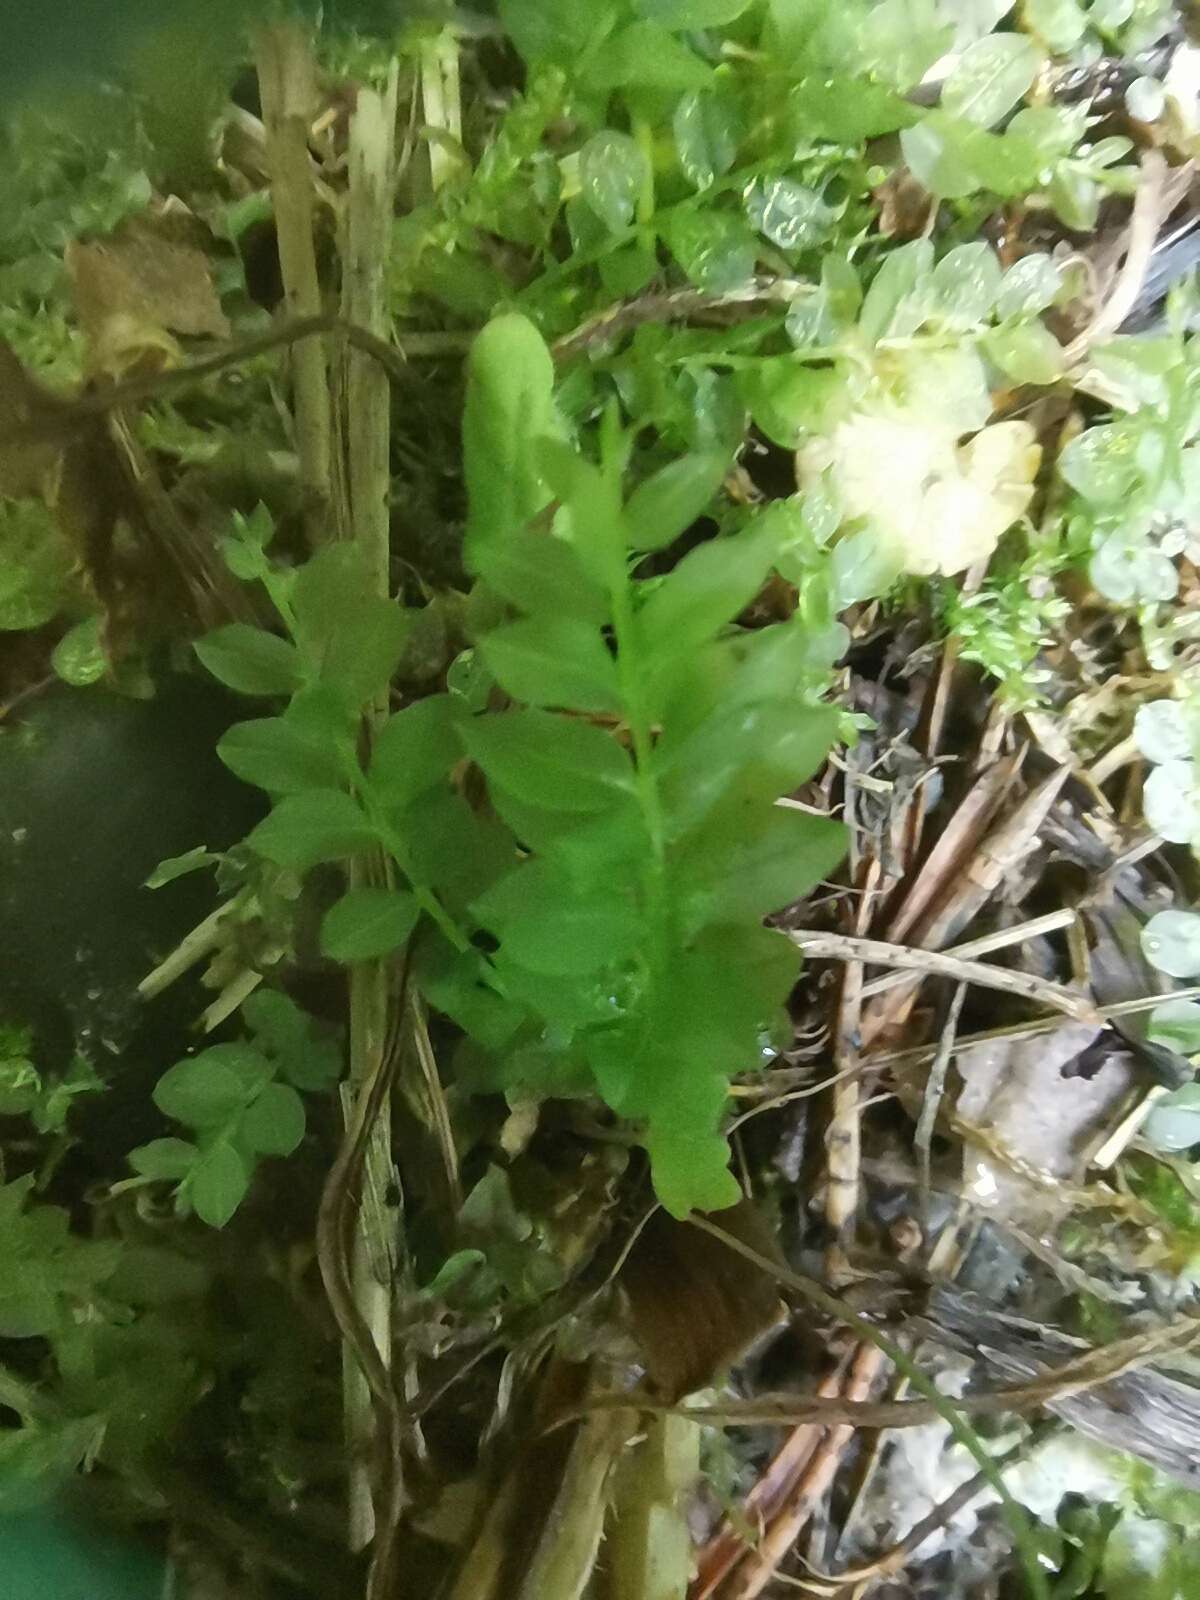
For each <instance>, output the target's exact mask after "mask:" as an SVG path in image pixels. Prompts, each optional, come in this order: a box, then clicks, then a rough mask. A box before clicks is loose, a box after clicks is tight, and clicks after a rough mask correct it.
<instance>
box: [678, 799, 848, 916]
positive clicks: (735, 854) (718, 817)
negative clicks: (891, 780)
mask: <svg viewBox="0 0 1200 1600" xmlns="http://www.w3.org/2000/svg"><path fill="white" fill-rule="evenodd" d="M845 853H846V830H845V828H844V827H843V826H842V824H841V823H840V822H835V821H834V820H833V819H832V818H831V817H814V816H811V815H810V814H808V813H807V812H800V811H793V810H791V809H789V808H786V807H772V808H771V809H770V810H768V811H765V812H764V813H762V814H760V815H759V816H757V817H753V816H751V817H747V816H746V815H745V810H744V808H743V807H740V806H733V805H731V806H729V807H727V808H722V809H721V810H720V811H719V812H718V813H717V814H715V815H714V817H713V818H711V819H710V821H709V822H708V823H707V824H706V826H705V827H703V828H701V829H699V830H698V831H697V832H696V833H694V834H692V835H690V836H689V839H688V842H687V844H686V846H685V847H684V849H683V850H682V851H681V853H680V856H679V859H678V862H677V871H678V874H679V883H680V889H681V893H682V895H683V898H684V904H685V921H686V924H687V925H688V926H689V927H690V928H693V929H696V930H699V929H700V928H702V927H705V926H707V925H708V924H710V923H714V922H718V921H722V922H737V921H742V920H756V919H758V918H761V917H765V916H768V915H769V914H770V913H772V912H775V911H781V910H782V909H783V908H784V907H785V906H788V905H791V904H792V903H793V902H794V901H796V900H800V899H802V898H803V897H804V896H805V895H806V894H808V893H810V892H811V890H812V889H814V888H815V887H816V885H817V884H818V883H820V882H821V881H822V880H823V879H824V878H826V877H828V876H829V874H830V873H831V872H832V871H833V869H834V868H835V867H836V866H837V865H838V863H839V862H840V861H841V859H842V857H843V856H844V855H845Z"/></svg>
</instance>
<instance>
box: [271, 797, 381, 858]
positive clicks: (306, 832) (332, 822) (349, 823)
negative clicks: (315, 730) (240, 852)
mask: <svg viewBox="0 0 1200 1600" xmlns="http://www.w3.org/2000/svg"><path fill="white" fill-rule="evenodd" d="M378 842H379V839H378V835H377V834H376V832H375V829H374V827H373V825H372V824H371V822H370V821H369V820H368V818H367V816H366V814H365V813H364V812H363V810H362V807H361V806H360V805H359V804H358V802H357V801H356V800H353V799H352V798H351V797H350V796H349V795H348V794H343V793H342V792H341V791H340V790H338V789H311V790H309V791H307V792H306V793H304V794H291V795H286V796H285V797H284V798H283V799H282V800H280V801H279V803H278V804H277V805H276V806H275V807H274V809H273V810H272V811H271V813H270V815H269V816H267V817H264V818H263V820H262V821H261V822H260V823H259V824H258V826H257V827H256V828H254V829H253V830H252V832H251V833H250V834H249V836H248V837H247V840H246V843H247V844H248V845H249V846H250V847H251V849H253V850H257V851H258V853H259V854H260V855H263V856H265V857H266V858H267V860H268V861H273V862H274V863H275V865H276V866H278V867H291V868H292V870H293V871H295V872H306V871H307V870H308V869H309V868H310V867H315V866H316V865H317V864H318V863H319V862H322V861H344V860H345V859H346V858H347V857H348V856H355V855H362V854H363V853H364V852H365V851H367V850H371V849H373V848H374V847H375V846H376V845H377V844H378Z"/></svg>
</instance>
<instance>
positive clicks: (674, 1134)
mask: <svg viewBox="0 0 1200 1600" xmlns="http://www.w3.org/2000/svg"><path fill="white" fill-rule="evenodd" d="M646 1149H647V1152H648V1153H649V1156H650V1173H651V1177H652V1178H653V1180H654V1192H655V1194H656V1195H657V1196H658V1199H659V1202H660V1204H661V1205H662V1206H663V1207H664V1209H665V1210H667V1211H669V1212H670V1213H671V1215H672V1216H673V1217H686V1216H689V1215H690V1214H691V1213H692V1212H693V1211H699V1212H704V1213H707V1212H712V1211H724V1210H725V1209H726V1207H727V1206H735V1205H737V1203H738V1201H739V1200H741V1199H742V1191H741V1188H740V1186H739V1184H738V1181H737V1179H736V1178H735V1177H734V1175H733V1173H732V1172H731V1171H730V1169H729V1160H730V1155H729V1144H728V1142H727V1141H726V1140H725V1139H723V1138H722V1137H721V1136H720V1134H717V1133H703V1132H691V1131H689V1127H688V1123H686V1122H685V1123H684V1124H683V1125H682V1126H677V1127H675V1128H666V1127H660V1126H658V1125H657V1124H655V1123H652V1124H651V1126H650V1130H649V1132H648V1133H647V1135H646Z"/></svg>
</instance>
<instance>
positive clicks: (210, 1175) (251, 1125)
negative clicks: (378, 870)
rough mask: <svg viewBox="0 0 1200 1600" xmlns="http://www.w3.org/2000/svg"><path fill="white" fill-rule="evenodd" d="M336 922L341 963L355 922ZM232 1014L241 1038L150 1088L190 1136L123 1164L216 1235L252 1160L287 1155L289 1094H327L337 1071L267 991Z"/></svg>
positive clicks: (323, 1041) (296, 1111)
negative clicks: (169, 1193) (167, 1186)
mask: <svg viewBox="0 0 1200 1600" xmlns="http://www.w3.org/2000/svg"><path fill="white" fill-rule="evenodd" d="M334 909H335V911H336V910H337V909H338V908H336V907H335V908H334ZM342 920H343V921H346V922H350V924H351V925H350V926H349V927H348V928H347V929H346V935H347V939H348V942H349V947H350V948H349V953H348V954H347V955H346V957H345V959H359V956H358V955H357V954H356V953H355V951H356V949H357V946H355V944H354V939H355V936H357V937H358V939H359V941H360V942H361V940H362V938H363V936H364V934H363V925H364V919H363V918H361V917H360V918H359V919H358V926H357V928H356V927H355V926H353V922H352V919H347V918H343V919H342ZM241 1014H242V1018H243V1020H244V1021H245V1023H246V1024H247V1026H248V1028H249V1029H250V1033H251V1038H250V1040H249V1041H247V1042H246V1043H241V1044H218V1045H212V1046H210V1047H209V1048H208V1049H207V1050H202V1051H200V1052H199V1053H198V1054H197V1055H194V1056H189V1057H188V1058H187V1059H186V1060H183V1061H180V1062H178V1063H177V1064H176V1065H175V1066H173V1067H171V1068H170V1070H169V1071H167V1072H166V1073H165V1074H164V1075H163V1076H162V1077H161V1078H160V1079H159V1081H158V1085H157V1087H156V1088H155V1091H154V1103H155V1105H156V1106H157V1107H158V1109H159V1110H160V1111H161V1112H162V1113H163V1115H164V1116H166V1117H169V1118H170V1119H171V1120H172V1121H175V1122H179V1123H182V1125H183V1126H184V1127H185V1128H186V1129H187V1130H188V1131H189V1134H190V1138H188V1139H179V1138H165V1139H154V1140H152V1141H151V1142H150V1143H149V1144H144V1145H140V1146H139V1147H138V1148H137V1149H136V1150H134V1151H133V1152H132V1154H131V1155H130V1158H129V1160H130V1165H131V1166H132V1167H133V1169H134V1171H135V1172H136V1173H137V1174H138V1179H139V1180H141V1181H142V1182H145V1183H154V1182H169V1183H172V1184H174V1185H175V1189H174V1194H175V1206H176V1210H177V1212H178V1213H179V1214H180V1215H183V1216H186V1215H187V1214H188V1213H189V1212H192V1211H194V1212H195V1213H196V1215H197V1216H198V1217H199V1218H200V1220H201V1221H202V1222H207V1223H209V1224H210V1225H211V1226H212V1227H214V1228H223V1227H224V1226H225V1224H226V1223H227V1222H228V1221H229V1220H230V1218H231V1217H232V1216H233V1214H234V1212H235V1211H236V1210H237V1209H238V1207H239V1206H240V1205H241V1203H242V1201H243V1200H244V1199H245V1197H246V1194H247V1192H248V1190H249V1188H250V1184H251V1181H252V1180H253V1177H254V1172H255V1168H256V1166H257V1165H258V1162H259V1160H260V1158H261V1157H263V1156H288V1155H291V1154H292V1152H293V1151H294V1150H295V1149H296V1148H297V1147H298V1146H299V1144H300V1142H301V1140H302V1139H303V1138H304V1130H305V1112H304V1102H303V1100H302V1099H301V1098H300V1095H299V1094H298V1093H297V1090H301V1089H302V1090H305V1091H306V1092H309V1093H318V1092H321V1091H327V1090H329V1089H330V1088H332V1087H333V1085H334V1083H335V1082H336V1081H337V1077H338V1073H339V1069H340V1064H341V1052H340V1050H339V1048H338V1046H337V1044H336V1042H334V1041H331V1040H329V1039H327V1038H322V1037H319V1036H316V1035H315V1034H314V1033H313V1031H312V1029H311V1026H310V1024H309V1021H308V1019H307V1018H306V1017H305V1015H304V1013H303V1012H302V1011H301V1010H300V1008H299V1007H298V1006H297V1005H296V1004H295V1003H294V1002H293V1001H291V1000H289V999H288V997H287V996H286V995H283V994H281V993H279V992H278V991H277V990H262V991H259V992H258V993H257V994H254V995H252V996H251V997H250V999H249V1000H247V1001H246V1003H245V1004H244V1005H243V1007H242V1012H241Z"/></svg>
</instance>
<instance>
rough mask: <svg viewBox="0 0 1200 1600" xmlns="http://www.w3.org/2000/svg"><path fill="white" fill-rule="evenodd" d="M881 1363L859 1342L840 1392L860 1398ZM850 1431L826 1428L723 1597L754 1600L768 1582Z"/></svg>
mask: <svg viewBox="0 0 1200 1600" xmlns="http://www.w3.org/2000/svg"><path fill="white" fill-rule="evenodd" d="M885 1365H886V1357H885V1356H884V1355H883V1354H882V1352H881V1351H879V1350H877V1349H875V1347H874V1346H873V1345H859V1347H858V1349H857V1350H856V1351H855V1355H854V1360H853V1363H852V1365H851V1369H850V1372H849V1374H848V1375H847V1380H846V1386H845V1394H844V1398H845V1399H846V1400H847V1402H848V1403H850V1404H855V1403H862V1402H863V1401H865V1397H866V1396H867V1395H868V1394H869V1393H870V1392H871V1389H872V1388H873V1386H874V1385H875V1383H876V1381H877V1379H878V1378H879V1375H880V1373H881V1372H882V1370H883V1368H884V1366H885ZM853 1433H854V1429H853V1427H851V1426H850V1425H849V1424H846V1423H842V1424H840V1425H839V1426H837V1427H833V1428H830V1429H828V1431H827V1432H826V1433H825V1435H824V1437H823V1438H822V1439H821V1441H820V1443H819V1444H818V1445H817V1448H816V1450H815V1451H814V1453H813V1456H812V1458H811V1460H810V1461H809V1463H808V1465H807V1467H806V1468H805V1470H804V1472H803V1473H802V1474H801V1476H800V1477H799V1479H798V1480H797V1482H796V1484H795V1486H794V1488H793V1489H792V1492H791V1493H790V1494H789V1495H788V1497H787V1499H786V1500H785V1501H784V1503H783V1505H782V1506H781V1507H780V1508H779V1511H778V1512H777V1514H776V1515H775V1517H774V1518H773V1519H772V1521H771V1524H770V1526H769V1527H768V1528H767V1529H766V1531H765V1533H764V1534H763V1536H762V1538H761V1539H760V1540H759V1542H758V1544H757V1545H756V1546H755V1547H754V1548H753V1549H752V1550H750V1551H749V1552H747V1555H746V1558H745V1560H744V1561H743V1562H742V1563H741V1565H740V1566H739V1567H738V1568H737V1569H736V1571H735V1572H734V1574H733V1576H732V1578H731V1579H730V1580H729V1582H728V1583H727V1584H726V1586H725V1588H724V1590H723V1591H722V1595H723V1600H756V1597H757V1596H758V1595H760V1594H761V1593H762V1592H763V1590H764V1589H765V1588H766V1586H767V1584H768V1583H770V1582H771V1580H772V1578H773V1577H774V1576H775V1574H776V1572H777V1570H778V1568H779V1566H780V1564H781V1563H782V1562H783V1561H784V1559H785V1558H786V1556H787V1554H788V1552H789V1551H790V1550H791V1548H792V1546H793V1545H794V1544H795V1542H796V1540H797V1538H798V1537H799V1535H800V1532H801V1530H802V1529H803V1528H804V1526H805V1524H806V1523H807V1522H808V1520H809V1518H810V1517H811V1516H812V1514H813V1512H814V1510H815V1509H816V1507H817V1505H818V1504H819V1503H820V1501H821V1498H822V1497H823V1496H824V1495H825V1494H826V1493H827V1491H828V1489H829V1486H830V1484H831V1483H832V1482H833V1476H834V1473H835V1472H836V1471H837V1467H838V1463H839V1461H840V1460H841V1458H842V1452H843V1451H844V1450H845V1448H846V1446H847V1445H848V1444H849V1442H850V1439H851V1437H852V1435H853Z"/></svg>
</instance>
